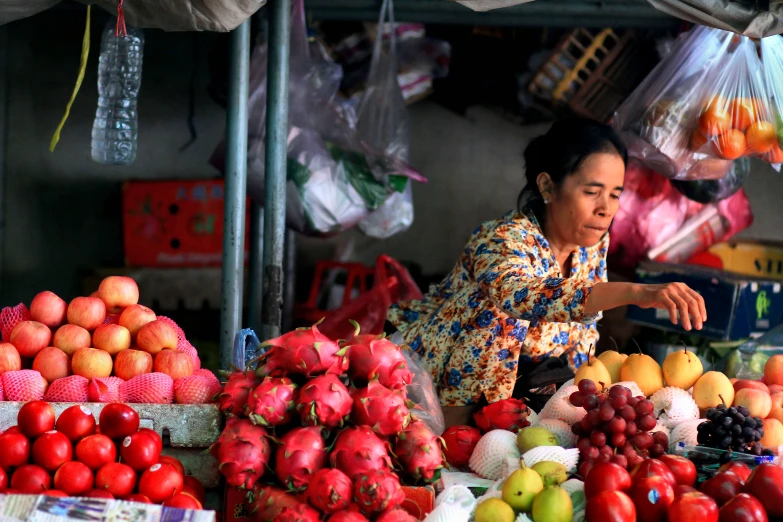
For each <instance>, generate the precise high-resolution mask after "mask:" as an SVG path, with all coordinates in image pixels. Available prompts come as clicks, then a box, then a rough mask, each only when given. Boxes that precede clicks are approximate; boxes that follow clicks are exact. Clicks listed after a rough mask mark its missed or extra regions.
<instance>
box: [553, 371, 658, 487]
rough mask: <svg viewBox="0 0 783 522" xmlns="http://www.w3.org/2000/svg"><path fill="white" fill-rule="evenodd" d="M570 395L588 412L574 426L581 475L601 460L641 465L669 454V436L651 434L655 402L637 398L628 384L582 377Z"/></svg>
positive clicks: (654, 422)
mask: <svg viewBox="0 0 783 522" xmlns="http://www.w3.org/2000/svg"><path fill="white" fill-rule="evenodd" d="M578 387H579V391H575V392H574V393H572V394H571V396H570V397H569V398H568V399H569V402H570V403H571V404H573V405H574V406H576V407H581V408H584V409H585V410H586V411H587V415H585V416H584V417H583V418H582V420H581V421H579V422H576V423H574V425H573V426H571V431H572V432H573V433H574V434H575V435H577V436H578V437H579V442H578V443H577V448H579V455H580V468H579V471H580V475H582V476H583V477H584V476H585V475H586V474H587V471H589V469H590V468H591V467H592V466H593V464H595V463H597V462H613V463H615V464H618V465H620V466H621V467H623V468H625V469H629V468H633V467H634V466H636V465H637V464H641V463H642V461H643V460H644V459H646V458H648V457H649V458H657V457H660V456H661V455H663V454H664V453H666V448H668V447H669V437H668V436H667V435H666V434H665V433H662V432H655V433H650V430H652V429H654V428H655V426H656V425H657V421H656V420H655V416H654V413H653V409H654V407H653V403H652V401H649V400H647V399H646V398H645V397H642V396H638V397H634V396H633V394H632V393H631V390H629V389H628V388H626V387H625V386H613V387H611V388H609V389H608V390H607V389H606V388H605V387H603V384H602V388H603V389H602V390H601V391H600V392H599V391H598V386H596V384H595V383H594V382H593V381H591V380H589V379H582V380H581V381H579V384H578Z"/></svg>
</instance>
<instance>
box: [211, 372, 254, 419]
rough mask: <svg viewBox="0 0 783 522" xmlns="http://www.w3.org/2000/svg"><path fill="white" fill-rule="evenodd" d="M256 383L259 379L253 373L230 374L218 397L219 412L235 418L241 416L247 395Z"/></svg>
mask: <svg viewBox="0 0 783 522" xmlns="http://www.w3.org/2000/svg"><path fill="white" fill-rule="evenodd" d="M258 383H259V379H257V378H256V375H255V373H253V372H234V373H232V374H231V375H230V376H229V378H228V382H226V385H225V386H224V387H223V393H221V394H220V396H219V397H218V404H219V406H220V411H222V412H223V413H227V414H229V415H234V416H237V417H241V416H243V415H244V413H245V405H246V404H247V398H248V395H250V392H251V391H253V389H254V388H255V387H256V386H258Z"/></svg>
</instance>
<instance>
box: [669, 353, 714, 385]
mask: <svg viewBox="0 0 783 522" xmlns="http://www.w3.org/2000/svg"><path fill="white" fill-rule="evenodd" d="M662 369H663V379H664V380H665V381H666V386H675V387H677V388H682V389H683V390H690V389H691V388H692V387H693V385H694V384H696V381H698V380H699V377H701V376H702V374H703V373H704V366H702V364H701V361H700V360H699V357H698V356H697V355H696V354H695V353H693V352H689V351H688V350H687V348H686V349H683V350H677V351H676V352H672V353H670V354H669V355H667V356H666V359H665V360H664V361H663V367H662Z"/></svg>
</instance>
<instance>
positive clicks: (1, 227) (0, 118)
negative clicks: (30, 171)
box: [0, 25, 11, 295]
mask: <svg viewBox="0 0 783 522" xmlns="http://www.w3.org/2000/svg"><path fill="white" fill-rule="evenodd" d="M9 54H10V53H9V52H8V26H7V25H4V26H0V295H3V274H4V273H5V272H4V271H3V266H4V264H3V263H4V261H5V248H4V247H5V197H6V193H7V191H6V189H5V174H6V167H7V158H6V151H7V150H8V147H7V145H8V142H7V140H8V105H9V98H10V96H11V95H10V93H9V92H8V84H9V82H10V80H9V78H10V74H9V70H8V69H9V67H8V56H9Z"/></svg>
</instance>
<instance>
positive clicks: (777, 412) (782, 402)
mask: <svg viewBox="0 0 783 522" xmlns="http://www.w3.org/2000/svg"><path fill="white" fill-rule="evenodd" d="M770 402H771V403H772V407H771V408H770V409H769V415H767V418H768V419H777V420H779V421H780V422H783V392H781V393H775V394H773V395H772V396H771V397H770Z"/></svg>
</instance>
